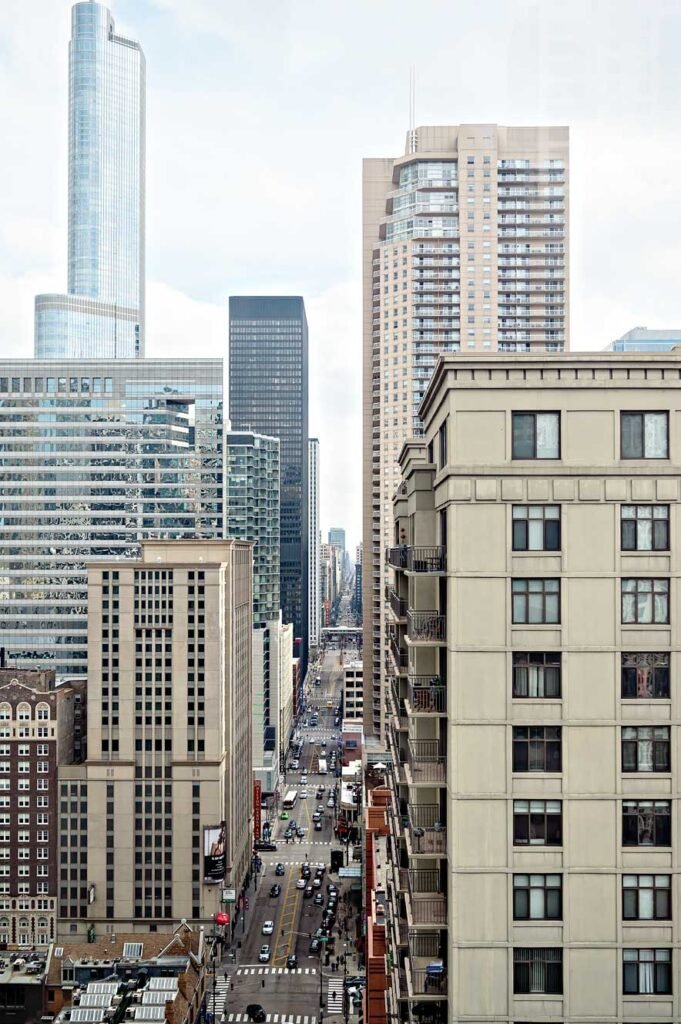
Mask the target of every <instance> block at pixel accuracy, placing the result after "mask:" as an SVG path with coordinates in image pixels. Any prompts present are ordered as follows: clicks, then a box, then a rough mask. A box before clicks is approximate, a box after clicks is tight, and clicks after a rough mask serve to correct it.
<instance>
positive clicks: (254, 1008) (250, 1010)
mask: <svg viewBox="0 0 681 1024" xmlns="http://www.w3.org/2000/svg"><path fill="white" fill-rule="evenodd" d="M246 1013H247V1014H248V1019H249V1020H252V1021H255V1022H256V1024H262V1022H263V1021H265V1020H267V1014H266V1013H265V1010H264V1009H263V1007H262V1006H261V1005H260V1003H249V1004H248V1006H247V1007H246Z"/></svg>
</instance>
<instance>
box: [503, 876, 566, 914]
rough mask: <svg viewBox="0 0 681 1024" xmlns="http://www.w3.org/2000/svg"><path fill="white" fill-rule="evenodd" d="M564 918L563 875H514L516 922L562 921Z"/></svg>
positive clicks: (514, 912) (514, 911)
mask: <svg viewBox="0 0 681 1024" xmlns="http://www.w3.org/2000/svg"><path fill="white" fill-rule="evenodd" d="M562 916H563V879H562V876H561V875H514V876H513V919H514V920H515V921H560V919H561V918H562Z"/></svg>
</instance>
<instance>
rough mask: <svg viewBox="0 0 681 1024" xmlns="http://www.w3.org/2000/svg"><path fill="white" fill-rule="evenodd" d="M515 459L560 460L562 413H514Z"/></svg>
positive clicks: (513, 452) (513, 443) (513, 450)
mask: <svg viewBox="0 0 681 1024" xmlns="http://www.w3.org/2000/svg"><path fill="white" fill-rule="evenodd" d="M512 420H513V440H512V457H513V458H514V459H559V458H560V413H558V412H514V413H513V414H512Z"/></svg>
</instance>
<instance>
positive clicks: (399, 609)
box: [389, 590, 407, 619]
mask: <svg viewBox="0 0 681 1024" xmlns="http://www.w3.org/2000/svg"><path fill="white" fill-rule="evenodd" d="M389 599H390V607H391V608H392V612H393V615H395V616H396V617H397V618H398V619H403V618H404V617H405V615H406V614H407V602H406V601H405V599H404V598H403V597H398V596H397V594H396V593H395V591H394V590H391V591H390V594H389Z"/></svg>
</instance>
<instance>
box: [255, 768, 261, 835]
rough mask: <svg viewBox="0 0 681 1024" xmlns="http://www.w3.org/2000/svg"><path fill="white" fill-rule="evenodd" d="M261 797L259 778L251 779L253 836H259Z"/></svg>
mask: <svg viewBox="0 0 681 1024" xmlns="http://www.w3.org/2000/svg"><path fill="white" fill-rule="evenodd" d="M261 799H262V783H261V782H260V779H254V781H253V838H254V839H260V838H261V828H262V814H261V812H260V801H261Z"/></svg>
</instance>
